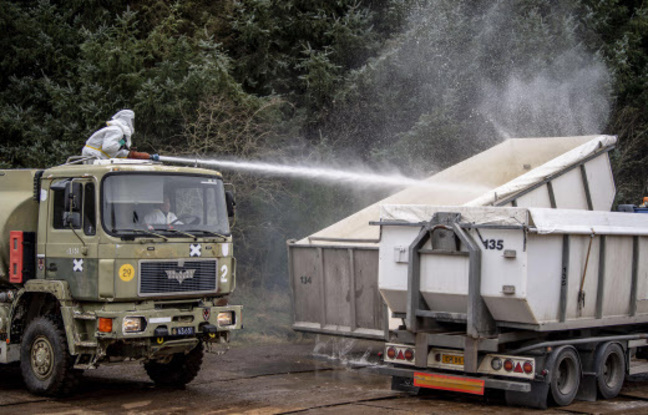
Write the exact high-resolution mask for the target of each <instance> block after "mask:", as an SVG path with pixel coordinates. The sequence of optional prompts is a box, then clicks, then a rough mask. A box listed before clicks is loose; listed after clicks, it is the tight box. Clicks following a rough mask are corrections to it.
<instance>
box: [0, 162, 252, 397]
mask: <svg viewBox="0 0 648 415" xmlns="http://www.w3.org/2000/svg"><path fill="white" fill-rule="evenodd" d="M18 176H20V177H21V178H22V180H18V181H13V182H12V181H11V179H12V177H13V178H17V177H18ZM25 176H29V177H30V178H31V180H32V183H31V184H30V187H29V189H25V184H26V183H27V180H25ZM3 179H4V180H3ZM0 181H1V182H2V184H3V188H5V187H6V188H7V190H9V189H10V188H11V187H12V186H13V190H14V192H18V193H19V194H20V195H21V197H22V198H23V199H25V200H24V202H23V203H21V204H19V205H18V206H14V207H13V210H12V211H10V212H4V214H0V221H2V222H3V223H2V235H3V242H4V243H7V242H8V246H9V251H10V252H9V253H8V254H6V253H4V251H5V250H2V251H3V255H4V257H3V259H4V261H3V262H4V263H3V268H4V269H0V273H1V274H2V275H0V280H2V282H3V289H4V291H3V293H6V296H7V300H6V301H5V302H4V303H2V304H0V308H2V309H3V310H2V311H0V314H3V315H5V316H6V318H5V319H3V320H2V323H4V324H3V325H2V331H1V332H0V333H4V337H5V340H6V342H5V343H6V344H4V345H3V348H4V353H2V355H0V359H1V358H2V357H4V362H10V361H15V360H20V362H21V368H22V373H23V377H24V378H25V383H26V385H27V387H28V388H29V389H30V390H31V391H32V392H35V393H38V394H46V395H50V394H54V395H56V394H60V393H64V392H65V391H66V390H68V389H69V388H70V387H71V386H72V385H73V384H74V374H75V373H76V372H77V371H79V370H83V369H92V368H95V367H97V366H98V365H100V364H106V363H119V362H123V361H126V360H140V361H143V362H144V366H145V368H146V371H147V373H148V374H149V376H150V377H151V379H152V380H153V381H154V382H155V383H156V384H162V385H168V386H181V385H184V384H186V383H188V382H189V381H191V380H192V379H193V378H194V377H195V376H196V374H197V373H198V370H199V368H200V363H201V361H202V356H203V349H204V348H205V347H206V346H207V347H212V346H214V345H215V346H216V347H218V346H217V345H222V344H225V343H227V342H228V341H229V334H230V332H231V331H232V330H237V329H240V328H241V323H242V307H241V306H236V305H229V304H228V296H229V294H231V293H232V291H233V290H234V289H235V287H236V260H235V258H234V257H233V246H232V236H231V232H230V221H231V220H232V217H233V215H234V206H233V198H232V196H231V194H229V193H226V192H225V189H224V183H223V179H222V176H221V175H220V173H217V172H215V171H213V170H207V169H199V168H191V167H170V166H164V165H161V164H159V163H151V162H142V161H130V160H121V161H118V160H114V159H113V160H105V161H96V162H95V163H94V164H90V165H88V164H83V165H81V164H77V165H75V164H68V165H63V166H58V167H54V168H50V169H47V170H44V171H35V170H23V171H17V170H5V171H4V175H2V176H0ZM9 183H16V184H13V185H10V184H9ZM18 183H24V184H23V185H20V184H18ZM5 185H6V186H5ZM28 193H31V194H32V195H31V197H30V198H26V197H25V196H26V195H27V194H28ZM12 231H13V232H12ZM7 234H9V238H8V239H7V238H6V236H7ZM29 240H33V241H35V249H33V250H32V251H30V250H29V249H23V250H21V251H20V252H17V253H15V252H13V251H12V248H13V247H14V246H15V247H18V246H19V245H20V244H19V243H18V242H22V243H23V245H24V242H25V241H29ZM5 241H6V242H5ZM1 247H2V246H1V245H0V248H1ZM30 252H31V253H30ZM14 265H15V266H14ZM18 265H20V266H18ZM30 270H32V271H30ZM14 271H16V272H14ZM17 271H22V272H17ZM0 294H1V293H0ZM221 347H222V346H221Z"/></svg>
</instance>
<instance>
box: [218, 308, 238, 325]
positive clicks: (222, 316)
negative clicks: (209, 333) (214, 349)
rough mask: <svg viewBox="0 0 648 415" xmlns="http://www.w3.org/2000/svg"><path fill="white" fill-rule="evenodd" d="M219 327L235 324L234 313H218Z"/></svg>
mask: <svg viewBox="0 0 648 415" xmlns="http://www.w3.org/2000/svg"><path fill="white" fill-rule="evenodd" d="M217 321H218V325H219V326H221V327H222V326H231V325H232V324H234V313H232V312H231V311H225V312H223V313H218V318H217Z"/></svg>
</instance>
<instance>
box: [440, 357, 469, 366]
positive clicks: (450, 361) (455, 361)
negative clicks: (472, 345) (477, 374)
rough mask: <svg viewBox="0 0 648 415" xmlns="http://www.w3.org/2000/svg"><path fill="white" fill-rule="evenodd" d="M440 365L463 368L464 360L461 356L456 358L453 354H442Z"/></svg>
mask: <svg viewBox="0 0 648 415" xmlns="http://www.w3.org/2000/svg"><path fill="white" fill-rule="evenodd" d="M441 363H443V364H446V365H459V366H463V364H464V358H463V356H456V355H453V354H442V355H441Z"/></svg>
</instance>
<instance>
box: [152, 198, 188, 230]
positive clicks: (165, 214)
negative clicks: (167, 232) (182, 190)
mask: <svg viewBox="0 0 648 415" xmlns="http://www.w3.org/2000/svg"><path fill="white" fill-rule="evenodd" d="M177 220H178V217H177V216H176V215H175V213H173V212H171V200H170V199H169V196H164V202H162V204H161V205H160V206H159V207H158V208H156V209H154V210H152V211H151V212H149V213H147V214H146V216H144V223H146V224H148V225H171V224H174V222H175V221H177ZM177 224H182V222H177Z"/></svg>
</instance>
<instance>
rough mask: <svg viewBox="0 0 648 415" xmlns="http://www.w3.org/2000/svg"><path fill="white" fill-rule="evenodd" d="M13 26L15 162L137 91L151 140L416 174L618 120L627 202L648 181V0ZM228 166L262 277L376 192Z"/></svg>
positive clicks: (7, 93)
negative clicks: (302, 240)
mask: <svg viewBox="0 0 648 415" xmlns="http://www.w3.org/2000/svg"><path fill="white" fill-rule="evenodd" d="M0 30H2V33H3V35H2V37H1V38H0V52H1V55H0V167H2V168H10V167H45V166H51V165H55V164H58V163H61V162H64V161H65V159H66V158H67V157H68V156H70V155H76V154H79V152H80V149H81V147H82V146H83V143H84V142H85V140H86V138H87V137H88V136H89V135H90V134H91V133H92V132H93V131H94V130H96V129H98V128H99V127H101V126H102V125H103V123H104V122H105V121H106V120H107V119H108V118H109V117H110V116H111V115H112V114H113V113H114V112H116V111H117V110H118V109H121V108H131V109H133V110H134V111H135V113H136V133H135V136H134V141H135V143H136V145H137V147H138V149H139V150H145V151H155V152H161V153H165V154H189V153H190V154H200V155H218V156H230V157H240V158H254V159H290V160H294V159H299V160H307V161H309V162H311V163H318V162H332V161H337V163H338V165H340V166H344V165H347V164H349V161H351V160H353V161H356V160H360V161H361V162H362V163H363V164H365V165H369V166H373V167H375V168H385V167H387V168H398V169H399V170H401V171H403V172H407V173H408V174H411V175H419V176H423V175H426V174H427V173H429V171H431V170H434V169H438V168H441V167H445V166H447V165H450V164H452V163H454V162H456V161H458V160H460V159H463V158H465V157H468V156H470V155H472V154H474V153H476V152H478V151H480V150H483V149H484V148H487V147H489V146H491V145H493V144H494V143H496V142H498V141H500V140H502V139H504V138H506V137H526V136H561V135H579V134H596V133H608V134H615V135H618V136H619V145H618V148H617V150H616V151H615V152H614V153H613V163H614V169H615V173H616V180H617V186H618V190H619V192H618V198H617V199H618V201H619V202H624V203H636V202H637V201H639V200H640V198H641V197H642V196H643V195H644V194H646V195H648V189H647V188H646V185H647V184H648V181H647V178H648V138H647V131H648V92H647V91H648V52H647V51H648V5H647V4H645V2H644V1H640V0H636V1H629V0H628V1H622V0H596V1H595V0H568V1H562V2H559V3H558V4H556V2H553V1H550V0H512V1H503V0H499V1H494V2H493V1H485V0H465V1H454V0H381V1H368V0H334V1H325V0H317V1H305V0H285V1H272V0H223V1H217V2H214V1H208V0H190V1H183V2H178V3H173V4H171V3H169V2H166V1H160V0H142V1H137V2H133V1H125V0H116V1H105V0H84V1H81V0H76V1H54V0H49V1H47V0H40V1H17V0H6V1H4V2H3V6H2V7H0ZM226 176H227V177H229V178H230V179H231V180H232V181H233V182H234V183H235V185H236V186H237V189H238V199H239V207H240V213H241V215H240V218H241V220H240V222H239V226H238V227H237V230H236V232H237V235H236V236H237V237H238V238H239V251H238V254H239V255H241V256H242V258H241V263H242V264H243V272H244V273H245V274H247V275H248V278H249V279H251V280H253V281H255V282H260V281H262V280H263V279H264V278H265V277H264V276H266V275H281V274H282V273H283V267H284V266H285V260H283V258H284V256H285V245H284V241H285V239H287V238H289V237H301V236H304V235H305V234H308V233H310V232H312V231H314V230H316V229H318V228H320V227H322V226H325V225H326V224H328V223H330V222H332V221H334V220H336V219H337V218H339V217H342V216H344V215H346V214H348V213H350V212H352V211H354V210H355V209H357V208H359V207H361V205H362V204H363V203H366V201H367V200H365V198H364V196H367V197H374V198H375V197H378V195H377V194H374V193H371V192H368V194H366V193H365V192H362V191H359V190H357V189H349V188H339V187H335V186H330V185H316V184H315V185H314V184H312V183H308V182H304V181H299V180H283V179H271V178H258V177H250V176H247V175H245V174H241V173H238V172H229V173H228V174H226ZM273 258H279V260H276V261H275V260H272V259H273ZM265 282H268V281H265Z"/></svg>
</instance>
